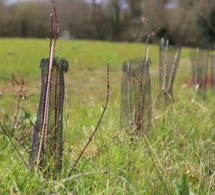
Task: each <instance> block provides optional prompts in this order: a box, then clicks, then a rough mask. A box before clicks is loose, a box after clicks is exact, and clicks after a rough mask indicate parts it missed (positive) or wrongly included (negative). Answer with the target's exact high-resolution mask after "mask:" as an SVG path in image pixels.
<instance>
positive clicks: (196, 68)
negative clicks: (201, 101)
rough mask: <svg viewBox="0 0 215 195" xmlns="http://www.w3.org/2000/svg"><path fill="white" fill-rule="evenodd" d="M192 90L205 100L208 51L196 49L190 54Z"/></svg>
mask: <svg viewBox="0 0 215 195" xmlns="http://www.w3.org/2000/svg"><path fill="white" fill-rule="evenodd" d="M190 60H191V65H192V74H193V83H194V90H195V92H198V93H199V94H201V95H202V96H203V98H205V94H206V84H207V82H206V80H207V71H208V51H207V50H201V49H198V48H197V49H196V51H191V52H190Z"/></svg>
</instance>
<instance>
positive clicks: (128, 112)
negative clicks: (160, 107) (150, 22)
mask: <svg viewBox="0 0 215 195" xmlns="http://www.w3.org/2000/svg"><path fill="white" fill-rule="evenodd" d="M151 114H152V110H151V84H150V76H149V62H148V61H145V60H143V59H142V58H137V59H132V60H128V61H127V62H124V63H123V74H122V84H121V116H120V123H121V127H122V128H124V129H126V130H129V131H132V132H133V133H135V134H138V135H141V134H142V133H143V132H144V133H146V131H147V130H148V128H149V126H150V122H151Z"/></svg>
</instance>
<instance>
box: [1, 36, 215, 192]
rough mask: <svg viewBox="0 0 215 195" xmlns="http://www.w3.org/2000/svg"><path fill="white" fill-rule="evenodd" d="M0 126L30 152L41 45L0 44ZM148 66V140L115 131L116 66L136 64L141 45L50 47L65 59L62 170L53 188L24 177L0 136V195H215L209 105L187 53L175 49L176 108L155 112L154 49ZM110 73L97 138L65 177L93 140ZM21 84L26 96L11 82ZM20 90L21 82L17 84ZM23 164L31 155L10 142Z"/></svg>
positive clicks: (37, 177)
mask: <svg viewBox="0 0 215 195" xmlns="http://www.w3.org/2000/svg"><path fill="white" fill-rule="evenodd" d="M0 46H1V47H0V68H1V71H0V94H1V95H0V121H1V123H4V124H5V125H6V126H7V127H8V129H10V130H11V131H12V132H13V133H14V135H16V136H17V137H18V138H19V139H22V140H23V141H24V145H25V146H26V147H27V149H28V150H30V149H31V133H32V130H33V127H32V124H31V123H30V121H29V119H28V118H27V117H26V116H25V115H24V114H23V111H22V110H21V109H20V108H19V107H17V106H20V105H21V106H23V107H24V109H25V110H26V112H27V113H28V114H29V116H30V118H31V119H32V120H33V121H34V120H35V118H36V115H37V109H38V104H39V98H40V87H41V71H40V68H39V65H40V60H41V59H42V58H47V57H48V52H49V41H48V40H42V39H0ZM148 47H149V58H150V59H151V62H152V63H151V65H150V76H151V87H152V101H153V116H152V127H151V129H150V133H149V135H148V136H147V137H145V139H144V138H140V137H135V136H132V135H130V134H127V132H125V131H124V130H123V129H121V128H120V121H119V120H120V104H121V103H120V102H121V97H120V95H121V76H122V62H123V61H126V60H127V59H133V58H137V57H141V56H143V52H144V49H145V45H144V44H143V43H111V42H100V41H87V40H70V41H66V40H62V41H60V40H59V41H58V44H57V48H56V56H58V55H59V53H60V56H61V57H63V58H66V59H67V60H68V62H69V65H70V66H69V70H68V72H67V73H65V85H66V91H67V99H68V101H65V104H64V108H65V115H68V119H66V117H65V119H64V130H65V131H66V137H65V144H64V154H63V170H62V174H61V175H59V177H58V178H57V179H56V180H52V179H47V178H44V177H43V175H42V174H41V173H37V172H34V171H32V172H30V171H29V169H28V168H27V167H26V166H25V164H24V163H23V162H22V160H21V159H20V158H19V156H18V154H17V152H16V151H15V150H14V148H13V146H12V144H11V143H10V142H9V140H8V138H7V137H6V136H5V135H4V133H3V131H2V130H1V128H0V194H108V195H109V194H146V195H153V194H156V195H157V194H162V195H163V194H180V195H189V194H200V195H211V194H214V193H215V181H214V174H215V163H214V162H215V110H214V107H215V98H214V94H215V93H214V89H208V90H207V94H206V98H205V100H203V99H202V97H201V96H198V95H197V94H195V93H194V89H193V86H187V87H185V88H184V87H183V84H184V82H186V81H187V80H189V79H191V78H192V70H191V65H190V59H189V52H190V51H191V49H192V48H184V47H183V48H182V53H181V59H180V62H179V66H178V70H177V74H176V78H175V82H174V87H173V88H174V99H175V103H174V105H169V106H167V107H165V108H163V109H158V108H156V107H155V106H154V100H155V97H156V95H157V93H158V90H159V81H158V79H159V78H158V75H159V73H158V61H159V58H158V57H159V48H158V46H157V45H148ZM107 64H109V65H110V75H109V79H110V99H109V103H108V109H107V111H106V113H105V116H104V118H103V121H102V123H101V125H100V127H99V130H98V132H97V133H96V135H95V137H94V138H93V140H92V142H91V143H90V145H89V147H88V148H87V150H86V151H85V153H84V155H83V157H82V158H81V160H80V161H79V163H78V165H77V167H76V171H74V172H73V173H72V175H71V176H68V174H69V173H70V171H71V168H72V166H73V163H74V161H75V160H76V158H77V157H78V155H79V154H80V152H81V150H82V149H83V147H84V145H85V143H86V142H87V140H88V138H89V136H90V135H91V133H92V131H93V129H94V127H95V125H96V124H97V121H98V119H99V117H100V114H101V112H102V105H103V104H104V103H105V98H106V71H107ZM12 74H14V77H16V79H17V80H18V81H21V80H24V81H25V83H24V87H25V88H24V89H26V90H27V91H25V95H26V97H27V98H24V99H22V98H19V96H18V95H19V91H20V86H18V85H17V83H14V84H13V82H12V79H11V77H12V76H11V75H12ZM20 83H21V82H20ZM13 141H14V143H15V144H16V146H17V148H18V150H19V151H20V153H21V154H22V155H23V157H24V158H25V159H26V160H27V161H28V159H29V155H28V153H27V152H26V151H24V150H23V148H22V147H21V146H20V145H19V143H17V142H16V140H14V138H13Z"/></svg>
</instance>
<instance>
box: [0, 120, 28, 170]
mask: <svg viewBox="0 0 215 195" xmlns="http://www.w3.org/2000/svg"><path fill="white" fill-rule="evenodd" d="M0 126H1V128H2V130H3V131H4V133H5V135H6V136H7V138H8V139H9V141H10V143H11V144H12V146H13V148H14V149H15V150H16V152H17V153H18V155H19V157H20V158H21V160H22V161H23V162H24V164H25V165H26V166H27V167H28V163H27V162H26V161H25V159H24V158H23V157H22V155H21V154H20V153H19V150H18V149H17V147H16V146H15V144H14V143H13V141H12V140H11V138H10V136H9V135H8V133H7V130H6V129H5V127H4V126H3V125H2V124H1V123H0Z"/></svg>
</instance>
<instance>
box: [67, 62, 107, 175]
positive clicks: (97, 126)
mask: <svg viewBox="0 0 215 195" xmlns="http://www.w3.org/2000/svg"><path fill="white" fill-rule="evenodd" d="M106 87H107V93H106V102H105V106H102V107H103V111H102V114H101V116H100V118H99V120H98V122H97V125H96V127H95V129H94V131H93V133H92V135H91V136H90V138H89V139H88V141H87V143H86V145H85V146H84V149H83V150H82V151H81V153H80V155H79V156H78V158H77V160H76V161H75V163H74V165H73V167H72V170H71V171H70V173H69V175H68V176H69V177H70V176H71V174H72V172H73V171H74V170H75V167H76V165H77V163H78V162H79V160H80V158H81V157H82V155H83V153H84V151H85V150H86V148H87V147H88V145H89V144H90V142H91V141H92V139H93V137H94V135H95V133H96V131H97V130H98V128H99V126H100V124H101V121H102V119H103V116H104V114H105V111H106V109H107V105H108V101H109V90H110V82H109V64H108V66H107V86H106Z"/></svg>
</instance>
